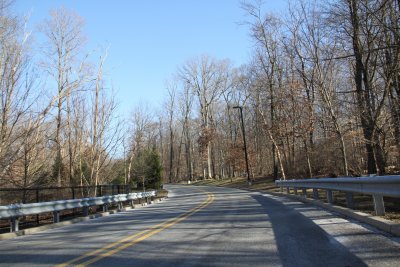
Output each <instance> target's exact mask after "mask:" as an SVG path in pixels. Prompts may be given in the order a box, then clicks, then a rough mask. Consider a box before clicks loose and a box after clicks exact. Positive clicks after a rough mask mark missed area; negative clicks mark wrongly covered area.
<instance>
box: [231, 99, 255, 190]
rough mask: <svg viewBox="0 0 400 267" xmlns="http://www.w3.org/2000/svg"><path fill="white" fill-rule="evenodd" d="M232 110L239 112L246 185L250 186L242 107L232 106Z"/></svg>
mask: <svg viewBox="0 0 400 267" xmlns="http://www.w3.org/2000/svg"><path fill="white" fill-rule="evenodd" d="M233 108H235V109H236V108H237V109H239V110H240V119H241V121H242V135H243V144H244V158H245V160H246V172H247V183H248V185H251V184H252V181H251V179H250V171H249V159H248V158H247V145H246V134H245V130H244V122H243V107H242V106H234V107H233Z"/></svg>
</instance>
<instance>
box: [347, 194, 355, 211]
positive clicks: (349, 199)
mask: <svg viewBox="0 0 400 267" xmlns="http://www.w3.org/2000/svg"><path fill="white" fill-rule="evenodd" d="M346 204H347V207H348V208H350V209H354V201H353V193H350V192H346Z"/></svg>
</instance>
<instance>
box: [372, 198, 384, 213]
mask: <svg viewBox="0 0 400 267" xmlns="http://www.w3.org/2000/svg"><path fill="white" fill-rule="evenodd" d="M372 197H373V198H374V209H375V215H376V216H383V215H385V204H384V203H383V196H382V195H372Z"/></svg>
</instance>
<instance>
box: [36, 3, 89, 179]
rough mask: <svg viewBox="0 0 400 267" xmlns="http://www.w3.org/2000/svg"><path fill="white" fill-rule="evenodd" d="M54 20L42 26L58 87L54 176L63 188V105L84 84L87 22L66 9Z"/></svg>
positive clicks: (57, 12)
mask: <svg viewBox="0 0 400 267" xmlns="http://www.w3.org/2000/svg"><path fill="white" fill-rule="evenodd" d="M50 16H51V19H50V20H47V21H45V23H44V24H43V25H41V30H42V31H43V33H44V34H45V35H46V37H47V41H48V43H47V47H46V48H45V55H46V56H47V58H48V61H47V62H45V64H44V65H45V66H46V69H47V72H48V73H49V74H50V75H51V76H52V77H53V78H54V80H55V81H56V83H57V94H58V101H57V115H56V125H57V126H56V132H55V136H54V143H55V146H56V151H57V152H56V159H55V163H54V176H55V178H56V181H57V185H58V186H61V184H62V171H63V155H62V146H63V141H62V140H61V134H62V127H63V114H62V113H63V105H64V101H65V97H66V95H68V93H69V92H70V91H71V90H73V89H74V88H77V83H80V82H81V80H82V73H81V68H82V66H83V65H82V64H76V61H77V60H78V57H79V53H80V51H81V48H82V47H83V45H84V43H85V37H84V35H83V32H82V29H83V25H84V21H83V19H82V18H81V17H80V16H79V15H77V14H76V13H74V12H72V11H69V10H67V9H64V8H60V9H58V10H53V11H51V12H50Z"/></svg>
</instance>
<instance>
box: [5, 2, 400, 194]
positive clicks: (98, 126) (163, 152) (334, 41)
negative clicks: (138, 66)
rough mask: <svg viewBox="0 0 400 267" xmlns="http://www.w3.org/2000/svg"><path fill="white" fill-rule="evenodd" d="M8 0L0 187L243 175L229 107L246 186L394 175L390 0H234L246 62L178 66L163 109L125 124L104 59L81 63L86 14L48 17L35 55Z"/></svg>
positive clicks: (397, 164) (399, 137)
mask: <svg viewBox="0 0 400 267" xmlns="http://www.w3.org/2000/svg"><path fill="white" fill-rule="evenodd" d="M12 2H13V1H10V0H1V1H0V25H1V27H0V39H1V42H0V53H1V57H0V97H1V100H0V188H9V187H15V188H31V187H40V186H72V185H99V184H109V183H119V184H138V183H139V184H140V183H146V185H147V186H150V187H151V186H154V187H157V186H159V185H160V183H161V182H164V183H168V182H179V181H190V180H198V179H227V178H230V177H238V176H245V175H246V166H245V165H246V164H245V155H244V142H243V132H242V128H241V127H242V126H241V118H240V112H239V111H240V110H239V109H238V108H235V107H241V108H242V112H243V122H244V132H245V135H246V145H247V146H246V148H247V154H248V161H249V172H250V176H252V177H260V176H263V177H265V176H268V177H273V178H274V179H292V178H311V177H314V178H315V177H337V176H362V175H372V174H374V175H375V174H376V175H384V174H396V173H398V172H399V171H400V161H399V160H400V159H399V152H400V69H399V67H400V60H399V59H400V1H399V0H329V1H317V0H292V1H289V8H288V10H287V12H286V13H285V14H282V15H277V14H271V13H265V12H263V8H262V3H261V2H260V1H245V2H241V3H238V4H240V5H241V8H242V9H243V10H244V11H245V13H246V16H245V17H244V18H243V25H242V27H246V28H247V29H248V33H249V36H250V37H251V40H252V42H253V50H252V51H249V53H250V55H251V56H250V58H249V60H248V63H247V64H244V65H241V66H234V65H233V64H232V63H231V61H230V59H225V58H222V59H220V58H216V57H214V56H213V55H198V56H197V57H195V58H191V59H188V60H187V61H186V62H182V64H181V65H180V66H179V67H178V68H177V69H176V71H175V73H173V74H171V77H170V78H169V80H168V83H167V85H166V88H165V99H164V102H163V104H162V106H161V107H160V108H158V109H153V108H151V107H150V106H149V105H146V104H143V105H141V106H137V107H133V108H132V113H131V114H130V115H129V116H128V117H127V119H124V118H122V116H120V114H118V109H117V106H118V105H117V102H116V101H115V92H114V91H113V89H112V87H111V86H109V83H108V82H107V80H106V79H105V77H104V74H103V68H104V64H105V63H106V62H107V57H108V56H112V55H108V50H107V48H105V49H102V50H101V51H96V52H95V53H96V54H95V55H93V54H90V55H89V52H88V51H87V50H86V48H85V40H86V36H85V35H84V33H83V29H84V22H83V21H84V20H83V18H82V17H80V16H79V15H78V14H76V13H75V12H74V11H72V10H68V9H65V8H59V9H57V10H53V11H51V12H50V13H49V16H48V19H47V20H46V21H43V23H42V24H41V25H39V29H40V33H41V34H42V35H43V36H44V38H43V39H44V40H45V42H44V43H43V44H42V45H41V47H43V49H41V50H40V51H38V50H37V49H32V43H33V42H34V39H35V38H34V36H32V34H31V33H29V32H26V30H25V27H24V24H25V23H26V21H25V18H23V17H19V16H16V15H14V14H12V12H10V6H11V5H12V4H13V3H12ZM221 19H223V16H221ZM93 58H95V59H96V60H93ZM132 64H134V63H132ZM44 77H46V78H44ZM133 82H134V81H133Z"/></svg>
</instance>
